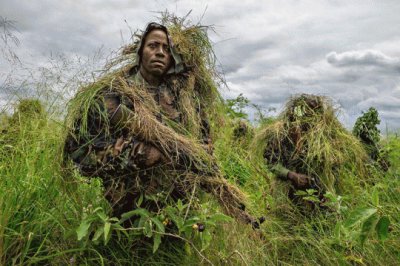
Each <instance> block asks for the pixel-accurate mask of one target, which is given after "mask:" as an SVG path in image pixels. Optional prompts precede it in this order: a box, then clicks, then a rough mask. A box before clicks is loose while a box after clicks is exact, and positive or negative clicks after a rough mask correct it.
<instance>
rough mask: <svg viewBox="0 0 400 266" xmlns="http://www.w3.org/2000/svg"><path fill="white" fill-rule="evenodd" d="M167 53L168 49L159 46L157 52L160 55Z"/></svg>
mask: <svg viewBox="0 0 400 266" xmlns="http://www.w3.org/2000/svg"><path fill="white" fill-rule="evenodd" d="M166 53H167V51H166V50H165V49H164V48H163V47H162V46H159V47H157V50H156V54H157V55H158V56H165V55H166Z"/></svg>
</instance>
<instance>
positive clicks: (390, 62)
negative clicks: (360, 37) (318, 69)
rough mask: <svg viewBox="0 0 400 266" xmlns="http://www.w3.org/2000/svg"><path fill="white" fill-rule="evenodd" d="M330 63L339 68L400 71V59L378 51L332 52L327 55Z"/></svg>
mask: <svg viewBox="0 0 400 266" xmlns="http://www.w3.org/2000/svg"><path fill="white" fill-rule="evenodd" d="M326 60H327V61H328V63H330V64H332V65H334V66H338V67H346V66H377V67H387V68H392V69H395V70H399V71H400V58H397V57H390V56H387V55H385V54H384V53H382V52H381V51H376V50H363V51H348V52H344V53H339V54H338V53H337V52H330V53H329V54H327V55H326Z"/></svg>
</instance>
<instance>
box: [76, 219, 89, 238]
mask: <svg viewBox="0 0 400 266" xmlns="http://www.w3.org/2000/svg"><path fill="white" fill-rule="evenodd" d="M91 224H92V220H83V221H82V222H81V224H80V225H79V227H78V229H76V234H77V236H78V241H80V240H82V238H84V237H85V236H86V235H87V234H88V231H89V228H90V225H91Z"/></svg>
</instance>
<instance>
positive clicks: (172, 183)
mask: <svg viewBox="0 0 400 266" xmlns="http://www.w3.org/2000/svg"><path fill="white" fill-rule="evenodd" d="M136 51H137V56H136V63H135V65H134V66H133V67H130V68H129V69H128V70H127V71H125V72H124V77H123V80H122V81H119V83H120V84H121V83H123V84H122V85H123V86H121V87H126V88H128V90H132V88H144V90H143V91H142V92H141V94H140V93H137V94H136V95H135V97H130V96H129V94H130V93H131V92H132V91H130V92H129V91H127V93H124V92H123V90H116V89H115V88H113V86H116V85H114V83H115V84H117V83H118V82H117V81H114V80H113V79H111V80H109V81H108V82H107V84H108V85H107V86H105V87H104V88H102V89H100V90H98V91H97V92H96V95H95V97H94V99H95V103H94V104H92V106H91V107H90V108H89V109H88V111H87V126H84V123H83V120H82V119H81V118H78V119H75V122H74V126H73V127H74V129H73V130H71V131H72V132H71V134H70V136H69V137H68V138H67V141H66V146H65V151H66V154H67V155H68V156H69V157H70V158H71V159H72V160H73V161H74V162H75V164H76V165H77V166H78V167H79V169H80V170H81V172H82V173H83V174H84V175H85V176H89V177H96V176H99V177H101V178H102V179H103V183H104V186H105V188H106V193H105V195H106V198H107V199H108V201H109V202H110V203H111V205H112V207H113V212H114V215H116V216H120V215H121V214H122V213H124V212H127V211H129V210H132V209H134V208H136V207H138V206H137V202H138V198H140V197H142V196H144V197H145V198H154V197H164V198H168V197H169V198H175V199H177V198H184V197H187V193H186V194H185V192H184V189H182V188H183V187H185V186H186V185H187V183H190V182H199V183H200V185H201V187H202V188H203V189H205V190H206V191H208V192H210V191H212V193H214V196H217V197H219V198H220V199H219V200H220V202H223V205H225V206H224V207H225V209H226V210H228V213H229V214H231V213H234V216H235V215H236V216H239V220H242V221H244V222H246V223H252V224H253V226H254V225H255V224H254V219H253V218H251V217H250V216H249V215H247V213H246V212H245V211H244V209H243V204H242V203H241V200H240V199H239V198H240V197H238V196H237V195H239V194H240V191H239V190H238V189H237V188H234V187H233V188H232V187H230V185H228V184H227V183H226V181H225V180H224V179H223V178H222V179H221V178H220V179H217V178H211V177H210V178H208V179H207V178H204V176H207V175H209V176H211V175H212V174H213V173H212V171H211V172H207V173H205V172H204V173H203V172H202V170H200V169H198V168H197V167H194V164H192V162H191V161H190V156H191V155H190V154H189V153H186V154H185V153H184V152H180V153H177V154H174V152H173V149H174V148H172V149H170V150H169V151H170V152H168V150H167V149H164V148H163V145H161V144H160V143H161V142H163V138H169V137H170V134H164V135H162V134H159V135H161V136H157V137H158V138H159V139H158V140H156V141H153V142H151V141H146V138H145V137H144V136H143V135H145V134H144V133H141V132H142V131H143V130H141V128H145V127H146V126H147V125H146V124H147V123H153V124H154V123H156V124H159V125H161V126H159V128H163V127H164V126H167V127H169V128H178V129H179V128H181V127H182V126H181V125H182V120H183V117H185V115H186V114H183V110H182V108H181V109H179V108H178V107H179V106H181V105H182V104H180V103H181V102H180V100H181V99H180V98H181V97H182V96H181V95H180V94H181V93H183V92H181V91H180V89H179V86H177V84H178V83H179V81H180V80H181V79H184V80H189V82H188V83H190V78H186V77H187V76H188V75H189V74H187V71H188V69H187V67H186V66H184V64H183V62H182V58H181V55H180V54H178V53H177V51H176V50H175V48H174V46H173V44H172V41H171V38H170V36H169V33H168V30H167V28H166V27H165V26H163V25H160V24H157V23H150V24H149V25H148V26H147V28H146V30H145V31H144V32H143V34H142V37H141V40H140V42H139V43H138V44H137V47H136ZM109 84H112V85H109ZM134 90H135V89H134ZM192 98H193V97H192ZM149 102H150V104H149ZM140 103H146V104H147V105H148V106H152V104H153V106H154V109H152V110H158V111H157V112H154V111H152V112H150V114H149V113H148V112H147V113H146V112H144V111H143V108H142V107H141V104H140ZM178 105H179V106H178ZM194 109H195V114H194V115H195V116H196V117H200V119H199V120H198V121H199V124H200V130H199V131H200V134H199V135H201V136H199V137H198V138H199V139H197V140H195V142H193V143H194V144H195V143H198V142H199V143H200V145H201V146H202V148H201V149H200V150H203V151H204V152H205V153H208V154H211V153H212V147H211V141H210V136H209V133H210V128H209V124H208V122H207V121H208V120H207V119H206V117H205V112H204V110H203V108H202V103H201V102H199V103H198V104H197V105H196V107H195V108H194ZM83 113H84V112H83ZM143 114H144V115H143ZM146 115H147V117H146ZM139 116H141V117H139ZM143 117H144V118H143ZM139 118H141V119H142V120H140V119H139ZM154 118H155V119H154ZM153 120H154V121H155V122H154V121H153ZM131 121H139V122H136V124H138V125H137V126H136V127H137V128H138V132H137V133H136V132H132V130H131V129H130V128H129V127H128V126H127V124H129V123H131ZM152 121H153V122H152ZM84 130H86V131H87V132H88V133H87V134H85V135H84V136H82V135H83V134H81V132H82V131H84ZM164 131H165V128H164ZM176 131H178V130H176ZM181 131H187V130H186V129H184V130H181ZM167 132H168V131H167ZM170 133H171V134H172V135H174V134H175V133H174V132H172V131H171V132H170ZM148 134H150V135H151V134H153V135H157V132H148ZM180 139H181V138H179V137H178V140H180ZM182 141H183V142H184V140H182ZM159 144H160V145H159ZM172 146H174V144H173V145H172ZM188 146H190V145H188ZM190 148H191V147H188V149H190ZM208 156H210V155H208ZM213 164H214V163H213ZM188 165H189V166H188ZM211 168H214V170H215V166H214V167H211ZM216 172H218V170H217V169H216ZM196 175H197V176H202V177H201V178H203V179H202V180H208V181H196V180H197V179H196V178H192V176H196ZM201 178H200V179H201ZM193 180H194V181H193ZM191 189H192V188H190V190H191ZM187 190H189V189H187ZM140 195H141V196H140ZM154 202H155V204H152V205H149V206H146V208H149V209H154V210H157V209H159V207H160V206H159V204H158V203H157V200H154ZM139 204H141V203H139ZM141 207H143V204H142V205H141Z"/></svg>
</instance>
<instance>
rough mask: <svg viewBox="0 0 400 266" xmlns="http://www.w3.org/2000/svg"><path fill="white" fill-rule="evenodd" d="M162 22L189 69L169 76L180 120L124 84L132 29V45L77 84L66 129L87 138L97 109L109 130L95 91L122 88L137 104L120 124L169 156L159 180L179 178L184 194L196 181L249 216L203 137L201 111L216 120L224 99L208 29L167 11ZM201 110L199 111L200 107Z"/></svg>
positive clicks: (230, 210)
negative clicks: (103, 69) (96, 76)
mask: <svg viewBox="0 0 400 266" xmlns="http://www.w3.org/2000/svg"><path fill="white" fill-rule="evenodd" d="M161 23H162V24H164V25H165V26H167V28H168V31H169V33H170V35H171V38H172V40H173V42H174V44H175V46H176V49H177V51H178V52H179V53H180V54H181V56H182V59H183V62H184V64H185V69H186V70H187V71H185V72H184V73H183V74H179V75H178V74H177V75H172V76H171V77H169V78H168V80H167V83H170V84H172V87H173V88H176V90H177V91H179V98H178V104H177V105H178V106H177V108H178V111H179V112H181V114H182V119H181V123H177V122H175V121H173V120H171V119H169V118H168V117H167V116H166V115H163V114H162V110H160V106H159V105H158V104H157V103H156V101H155V100H154V99H153V97H152V95H151V94H150V93H149V92H148V91H147V89H146V88H145V87H141V86H135V87H133V85H131V84H129V83H127V81H126V77H127V75H129V74H128V72H129V70H130V69H131V68H132V67H133V64H134V62H135V56H136V51H137V49H138V47H139V42H140V39H141V33H136V34H135V35H134V36H133V38H134V42H133V44H132V45H128V46H127V47H124V48H123V49H122V53H121V55H120V56H118V57H117V58H115V59H113V60H112V61H111V63H110V64H109V65H108V68H107V69H108V70H107V73H105V74H104V75H103V77H102V78H100V79H99V80H97V81H96V82H93V83H91V84H88V85H87V86H85V87H83V88H81V89H80V90H79V91H78V93H77V95H76V97H75V98H74V99H72V100H71V102H70V105H69V113H68V117H67V120H66V121H67V122H66V123H67V128H69V132H75V134H74V135H73V138H75V139H76V140H78V142H79V139H85V138H87V137H88V136H89V128H90V121H88V117H89V114H90V112H93V110H94V109H95V110H96V109H98V110H97V111H98V113H99V114H102V117H100V118H99V120H101V121H102V123H103V124H104V125H106V126H105V127H106V128H104V131H105V132H107V131H108V130H109V129H108V126H109V124H110V121H109V118H108V116H107V113H106V112H104V111H103V110H101V109H102V107H101V105H99V104H98V96H99V94H101V93H102V91H103V90H104V89H107V90H113V91H117V92H120V93H121V94H122V95H125V96H127V97H128V98H129V100H130V101H131V102H132V103H133V105H134V109H135V112H134V116H133V117H129V119H127V121H126V123H125V124H124V125H123V127H124V128H127V129H129V132H130V134H131V135H132V136H133V137H135V138H139V139H140V140H143V141H145V142H146V143H151V144H152V145H154V146H155V147H157V148H158V149H159V150H160V151H162V152H163V154H165V155H167V156H168V157H169V158H168V159H169V160H170V163H168V165H167V166H166V167H167V168H168V169H163V167H159V168H160V169H156V170H157V171H154V175H160V173H163V175H166V174H167V175H168V176H164V177H162V178H158V180H160V179H161V180H163V182H164V180H165V182H173V183H175V184H177V183H179V185H178V186H179V189H180V192H183V194H184V196H183V197H185V198H189V197H191V196H192V195H191V193H192V191H194V190H196V189H195V187H197V185H199V187H200V188H202V189H204V190H205V191H207V192H210V193H212V194H213V195H214V196H215V197H216V199H217V200H218V201H219V203H220V204H221V205H222V206H223V209H224V210H225V211H226V212H227V214H229V215H231V216H235V217H237V218H239V219H240V220H242V221H247V220H248V217H247V215H246V214H245V212H243V211H242V205H243V204H242V203H243V200H244V195H243V193H242V192H241V191H240V190H239V189H238V188H236V187H234V186H233V185H231V184H229V183H228V182H227V181H226V179H225V178H224V177H223V176H222V175H221V174H220V172H219V170H218V169H217V167H216V166H215V165H216V164H215V163H214V158H213V156H212V154H211V153H210V152H209V150H210V147H206V145H204V144H202V141H201V135H202V130H203V129H202V127H201V122H202V121H201V120H202V116H203V115H205V114H207V115H208V118H209V119H211V120H213V119H216V117H217V112H216V109H217V108H218V106H219V105H220V104H221V103H222V101H221V97H220V94H219V92H218V89H217V82H218V81H221V80H220V79H219V76H218V74H217V71H216V70H215V57H214V54H213V50H212V47H211V44H210V41H209V39H208V36H207V29H208V28H207V27H203V26H199V25H196V26H188V25H186V23H185V22H184V20H181V19H178V18H176V17H173V16H170V15H168V14H164V15H163V18H162V19H161ZM199 109H200V110H201V112H198V110H199ZM158 114H161V115H162V116H163V117H162V122H160V120H159V119H157V115H158ZM77 121H79V123H80V125H79V130H76V128H75V127H76V122H77ZM147 175H148V173H147ZM102 178H103V180H104V177H102ZM110 178H111V179H113V178H115V177H110ZM146 178H147V177H146ZM167 180H169V181H167ZM139 181H140V176H139ZM140 186H145V182H141V181H140V182H138V183H136V185H135V187H133V188H131V189H133V190H137V192H138V191H142V190H143V188H141V187H140ZM145 189H146V188H145ZM129 193H133V194H135V193H136V192H135V191H133V192H132V191H130V192H129Z"/></svg>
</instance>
